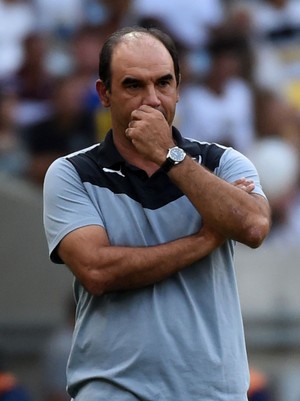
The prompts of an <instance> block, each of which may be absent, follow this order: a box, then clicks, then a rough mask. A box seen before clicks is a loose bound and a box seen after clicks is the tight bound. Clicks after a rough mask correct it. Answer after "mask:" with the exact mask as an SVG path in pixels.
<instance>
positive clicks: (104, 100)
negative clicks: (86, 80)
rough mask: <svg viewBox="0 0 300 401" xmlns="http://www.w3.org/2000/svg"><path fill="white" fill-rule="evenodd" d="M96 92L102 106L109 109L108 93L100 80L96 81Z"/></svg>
mask: <svg viewBox="0 0 300 401" xmlns="http://www.w3.org/2000/svg"><path fill="white" fill-rule="evenodd" d="M96 90H97V93H98V95H99V98H100V100H101V103H102V104H103V106H104V107H109V106H110V99H109V92H108V90H107V89H106V87H105V85H104V83H103V81H101V79H97V81H96Z"/></svg>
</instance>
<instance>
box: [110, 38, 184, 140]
mask: <svg viewBox="0 0 300 401" xmlns="http://www.w3.org/2000/svg"><path fill="white" fill-rule="evenodd" d="M107 97H108V100H109V106H110V108H111V116H112V121H113V128H114V129H116V130H117V131H119V132H122V131H123V132H124V131H125V129H126V128H127V127H128V123H129V122H130V120H131V112H132V111H133V110H136V109H137V108H139V107H140V106H141V105H148V106H151V107H153V108H156V109H158V110H159V111H161V112H162V113H163V115H164V116H165V118H166V120H167V122H168V124H169V125H171V124H172V121H173V118H174V114H175V108H176V103H177V101H178V90H177V85H176V79H175V72H174V65H173V60H172V57H171V55H170V54H169V52H168V50H167V49H166V48H165V47H164V45H163V44H162V43H161V42H159V41H158V40H157V39H155V38H153V37H151V36H150V35H147V34H139V35H138V36H134V35H132V34H129V35H128V38H126V40H125V41H122V42H121V43H119V44H118V45H117V46H116V47H115V49H114V51H113V56H112V61H111V91H110V92H107Z"/></svg>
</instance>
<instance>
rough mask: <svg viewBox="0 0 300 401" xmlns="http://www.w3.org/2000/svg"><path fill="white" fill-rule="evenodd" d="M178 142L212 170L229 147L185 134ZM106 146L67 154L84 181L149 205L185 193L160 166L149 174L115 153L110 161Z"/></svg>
mask: <svg viewBox="0 0 300 401" xmlns="http://www.w3.org/2000/svg"><path fill="white" fill-rule="evenodd" d="M179 145H180V146H181V147H183V148H184V149H185V151H186V152H187V153H188V154H189V155H190V156H191V157H193V158H195V159H196V160H201V164H202V165H203V166H205V167H206V168H208V169H209V170H210V171H212V172H213V171H214V170H215V168H216V167H218V165H219V163H220V158H221V156H222V154H223V153H224V151H225V149H226V148H223V147H220V146H218V145H215V144H207V143H200V142H191V141H190V140H186V139H183V138H182V141H181V143H180V144H179ZM104 148H105V147H104ZM104 148H103V147H102V146H95V147H93V148H91V149H88V150H86V151H84V152H81V153H77V154H75V155H72V156H69V157H68V158H67V160H69V161H70V163H72V164H73V166H74V167H75V169H76V171H77V173H78V174H79V176H80V179H81V181H82V182H85V183H86V182H88V183H90V184H92V185H94V186H96V187H98V188H99V189H100V188H107V189H109V190H110V191H112V192H113V193H114V194H126V195H127V196H129V197H130V198H132V199H134V200H135V201H137V202H139V203H141V204H142V206H143V207H146V208H149V209H157V208H159V207H162V206H164V205H166V204H168V203H169V202H172V201H174V200H176V199H178V198H180V197H181V196H183V193H182V192H181V191H180V190H179V189H178V188H177V187H176V186H175V185H174V184H173V183H172V182H171V180H170V179H169V177H168V175H167V174H165V173H164V172H163V171H161V170H158V171H157V172H156V173H155V174H154V175H153V176H152V177H150V178H149V177H148V176H147V174H146V173H145V172H144V171H143V170H140V169H137V168H134V167H133V166H129V165H128V164H127V163H126V162H125V161H124V160H123V159H120V157H119V156H118V157H116V155H115V154H113V155H112V157H113V159H115V163H114V164H113V165H111V164H107V161H108V160H110V158H109V157H108V155H107V149H106V151H105V154H104ZM102 156H103V157H102ZM117 160H118V162H117Z"/></svg>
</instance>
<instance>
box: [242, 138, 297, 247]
mask: <svg viewBox="0 0 300 401" xmlns="http://www.w3.org/2000/svg"><path fill="white" fill-rule="evenodd" d="M247 156H248V157H249V158H250V160H252V162H253V163H254V165H255V167H256V168H257V170H258V173H259V176H260V179H261V183H262V186H263V188H264V191H265V193H266V195H267V197H268V199H269V202H270V206H271V211H272V227H271V231H270V234H269V236H268V238H267V239H266V242H265V243H266V244H273V245H276V246H277V247H285V248H286V247H288V246H296V247H297V246H299V245H300V186H299V177H300V160H299V155H298V153H297V151H296V150H295V148H294V147H293V146H292V145H291V144H290V143H288V142H287V141H285V140H284V139H281V138H278V137H275V138H274V137H273V138H272V137H269V138H265V139H261V140H257V141H256V143H255V144H254V145H253V146H252V148H251V149H250V151H249V152H248V154H247Z"/></svg>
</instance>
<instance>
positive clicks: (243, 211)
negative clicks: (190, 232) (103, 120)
mask: <svg viewBox="0 0 300 401" xmlns="http://www.w3.org/2000/svg"><path fill="white" fill-rule="evenodd" d="M126 135H127V137H128V138H129V139H130V140H131V142H132V144H133V145H134V147H135V148H136V150H137V151H138V152H139V153H140V154H141V155H142V156H143V157H144V158H145V159H147V160H151V161H152V162H154V163H156V164H157V165H159V166H160V165H162V163H163V162H164V161H165V158H166V154H167V149H168V148H169V147H172V146H174V145H175V144H174V141H173V138H172V135H171V129H170V127H169V126H168V124H167V122H166V121H165V119H164V118H163V116H162V114H161V113H160V112H159V111H158V110H155V109H153V108H151V107H149V106H141V107H140V108H139V109H138V110H135V111H134V112H133V113H132V122H131V123H130V125H129V128H128V129H127V130H126ZM168 175H169V177H170V179H171V180H172V181H173V182H174V184H176V185H177V187H178V188H180V189H181V191H182V192H183V193H184V194H185V195H186V196H187V197H188V198H189V199H190V201H191V202H192V203H193V204H194V206H195V207H196V209H197V210H198V211H199V213H200V214H201V215H202V217H203V218H204V221H206V222H208V223H209V225H210V226H211V227H212V228H213V229H215V230H217V231H218V232H219V233H220V234H221V235H223V236H224V237H226V238H232V239H235V240H237V241H239V242H242V243H244V244H246V245H249V246H251V247H257V246H259V245H260V244H261V243H262V241H263V239H264V238H265V237H266V235H267V234H268V232H269V229H270V209H269V205H268V202H267V201H266V200H265V199H264V198H263V197H261V196H259V195H255V194H249V193H248V192H247V191H240V190H239V188H237V187H236V186H233V185H231V184H229V183H227V182H225V181H224V180H222V179H220V178H218V177H217V176H216V175H214V174H212V173H211V172H210V171H208V170H206V169H205V168H204V167H203V166H201V165H199V164H198V163H196V162H195V161H193V160H192V159H191V158H190V157H186V158H185V160H184V161H183V162H182V163H180V164H179V165H178V166H175V167H173V168H172V169H171V170H170V171H169V173H168Z"/></svg>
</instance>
